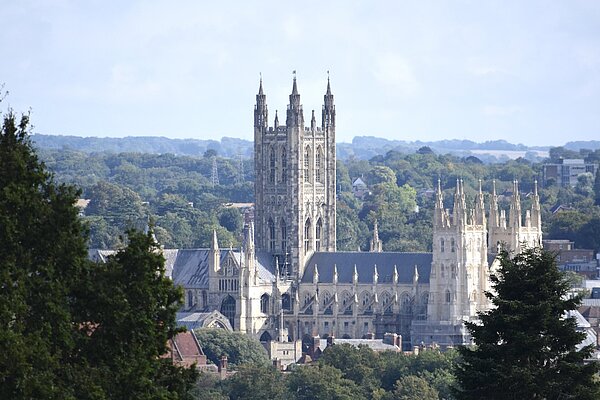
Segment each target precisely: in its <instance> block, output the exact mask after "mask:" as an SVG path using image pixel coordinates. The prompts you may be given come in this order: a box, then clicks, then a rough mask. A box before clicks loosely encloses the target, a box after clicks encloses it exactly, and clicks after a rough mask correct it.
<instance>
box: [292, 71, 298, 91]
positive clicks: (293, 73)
mask: <svg viewBox="0 0 600 400" xmlns="http://www.w3.org/2000/svg"><path fill="white" fill-rule="evenodd" d="M292 75H293V76H294V83H293V86H292V95H297V94H298V86H297V85H296V70H294V71H293V72H292Z"/></svg>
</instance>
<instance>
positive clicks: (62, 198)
mask: <svg viewBox="0 0 600 400" xmlns="http://www.w3.org/2000/svg"><path fill="white" fill-rule="evenodd" d="M28 129H29V116H28V115H23V116H21V117H20V118H18V117H17V116H15V114H14V113H13V112H12V111H9V112H8V113H7V114H6V115H4V116H3V121H2V126H1V128H0V353H1V354H2V357H0V398H2V399H17V400H18V399H32V398H36V399H37V398H40V399H107V398H110V399H130V398H136V399H149V398H152V399H155V398H161V399H183V398H187V397H188V391H189V389H190V388H191V385H192V383H193V382H194V380H195V375H196V374H195V371H194V370H193V369H186V368H179V367H176V366H174V365H173V364H172V363H171V362H170V360H169V359H161V358H159V356H161V355H162V354H164V353H165V352H166V344H167V340H168V339H169V338H171V337H172V336H173V335H174V334H175V333H176V329H175V318H174V317H175V311H176V309H177V308H178V307H179V304H180V301H181V291H180V290H179V289H175V288H174V287H173V283H172V282H171V281H170V280H169V279H167V278H166V277H165V276H164V258H163V257H162V256H161V255H160V254H159V253H157V249H158V247H157V244H156V243H154V241H153V239H152V236H151V235H150V234H148V235H144V234H140V233H135V232H131V233H130V235H129V238H128V240H127V241H126V242H127V243H128V245H127V247H126V248H124V249H123V250H121V251H120V252H118V253H117V254H116V255H115V256H114V257H112V258H111V259H110V260H109V262H108V263H106V264H94V263H92V262H91V261H89V260H88V255H87V232H86V228H85V226H84V224H83V223H82V221H81V218H80V217H79V210H78V209H77V208H76V207H75V202H76V200H77V199H78V197H79V195H80V192H79V191H78V190H77V189H75V188H74V187H73V186H69V185H65V184H56V183H55V182H54V179H53V176H52V175H51V174H50V173H49V172H48V171H47V170H46V167H45V165H44V164H43V163H42V162H40V161H39V160H38V157H37V155H36V153H35V151H34V149H33V148H32V145H31V142H30V140H29V132H28Z"/></svg>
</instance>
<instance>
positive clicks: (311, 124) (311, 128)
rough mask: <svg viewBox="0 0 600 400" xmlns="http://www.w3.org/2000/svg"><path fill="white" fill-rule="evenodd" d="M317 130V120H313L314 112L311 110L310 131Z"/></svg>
mask: <svg viewBox="0 0 600 400" xmlns="http://www.w3.org/2000/svg"><path fill="white" fill-rule="evenodd" d="M316 128H317V119H316V118H315V110H312V117H311V118H310V130H311V131H314V130H315V129H316Z"/></svg>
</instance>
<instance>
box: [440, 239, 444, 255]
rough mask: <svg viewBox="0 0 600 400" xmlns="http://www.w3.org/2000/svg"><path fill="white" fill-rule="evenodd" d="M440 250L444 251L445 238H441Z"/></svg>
mask: <svg viewBox="0 0 600 400" xmlns="http://www.w3.org/2000/svg"><path fill="white" fill-rule="evenodd" d="M440 251H441V252H442V253H443V252H444V238H441V239H440Z"/></svg>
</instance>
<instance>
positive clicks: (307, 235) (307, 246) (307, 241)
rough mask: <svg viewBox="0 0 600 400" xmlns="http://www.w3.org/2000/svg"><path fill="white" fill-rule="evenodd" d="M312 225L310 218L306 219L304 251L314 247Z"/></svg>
mask: <svg viewBox="0 0 600 400" xmlns="http://www.w3.org/2000/svg"><path fill="white" fill-rule="evenodd" d="M311 242H312V226H311V224H310V218H309V219H307V220H306V223H305V224H304V251H308V250H310V249H312V245H311Z"/></svg>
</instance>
